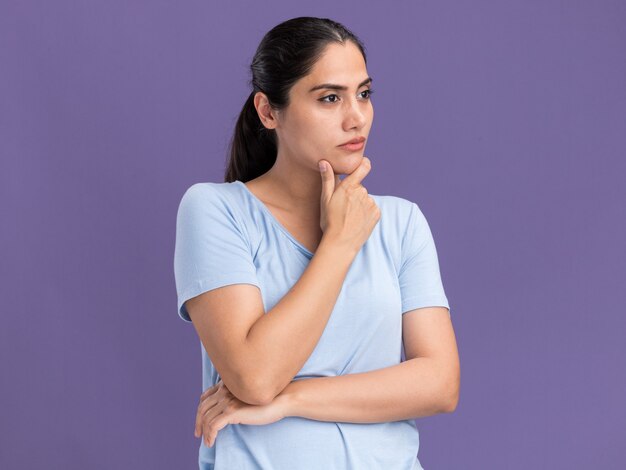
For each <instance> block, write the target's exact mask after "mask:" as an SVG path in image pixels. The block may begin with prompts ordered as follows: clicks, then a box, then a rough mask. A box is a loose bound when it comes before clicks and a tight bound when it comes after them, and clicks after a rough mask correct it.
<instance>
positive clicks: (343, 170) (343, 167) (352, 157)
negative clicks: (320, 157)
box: [332, 152, 363, 175]
mask: <svg viewBox="0 0 626 470" xmlns="http://www.w3.org/2000/svg"><path fill="white" fill-rule="evenodd" d="M361 160H363V152H354V153H352V154H348V155H343V156H342V157H339V158H337V159H336V160H334V161H333V162H332V167H333V171H334V172H335V174H338V175H348V174H350V173H352V172H354V170H356V169H357V168H358V166H359V165H360V164H361Z"/></svg>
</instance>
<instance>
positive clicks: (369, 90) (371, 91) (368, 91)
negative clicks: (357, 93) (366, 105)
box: [361, 88, 374, 100]
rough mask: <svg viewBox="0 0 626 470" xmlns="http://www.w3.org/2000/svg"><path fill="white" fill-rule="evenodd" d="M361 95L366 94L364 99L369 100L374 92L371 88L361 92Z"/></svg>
mask: <svg viewBox="0 0 626 470" xmlns="http://www.w3.org/2000/svg"><path fill="white" fill-rule="evenodd" d="M363 93H367V96H366V97H365V98H366V99H368V100H369V99H370V98H371V97H372V94H374V90H372V89H371V88H368V89H367V90H363V91H362V92H361V94H363Z"/></svg>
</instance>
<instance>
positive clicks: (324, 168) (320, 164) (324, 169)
mask: <svg viewBox="0 0 626 470" xmlns="http://www.w3.org/2000/svg"><path fill="white" fill-rule="evenodd" d="M319 166H320V171H322V172H324V171H326V165H324V162H320V163H319Z"/></svg>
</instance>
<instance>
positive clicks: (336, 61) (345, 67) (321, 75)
mask: <svg viewBox="0 0 626 470" xmlns="http://www.w3.org/2000/svg"><path fill="white" fill-rule="evenodd" d="M365 78H367V67H366V65H365V61H364V60H363V55H362V54H361V51H360V50H359V48H358V47H357V46H356V45H355V44H354V43H353V42H352V41H348V42H346V43H345V44H338V43H331V44H329V45H328V46H326V48H325V49H324V52H323V54H322V55H321V57H320V58H319V59H318V61H317V62H316V63H315V65H314V66H313V68H312V69H311V72H310V73H309V74H308V75H306V76H305V77H302V79H301V80H299V82H298V88H300V90H301V91H304V92H307V91H308V90H309V88H311V87H313V86H315V85H319V84H320V83H325V82H332V83H335V84H337V85H345V86H347V87H349V88H353V87H356V86H357V85H358V84H359V83H360V82H361V81H363V80H364V79H365Z"/></svg>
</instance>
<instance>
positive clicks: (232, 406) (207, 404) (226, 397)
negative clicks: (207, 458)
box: [194, 380, 285, 447]
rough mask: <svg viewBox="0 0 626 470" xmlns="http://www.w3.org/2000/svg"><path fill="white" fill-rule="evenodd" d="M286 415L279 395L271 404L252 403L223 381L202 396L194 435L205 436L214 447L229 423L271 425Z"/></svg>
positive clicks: (207, 442) (207, 443) (206, 440)
mask: <svg viewBox="0 0 626 470" xmlns="http://www.w3.org/2000/svg"><path fill="white" fill-rule="evenodd" d="M279 396H280V395H279ZM284 417H285V408H284V406H283V400H281V399H279V397H276V398H275V399H274V400H273V401H272V403H270V404H268V405H250V404H248V403H244V402H242V401H241V400H239V399H238V398H237V397H235V396H234V395H233V394H232V393H231V392H230V390H228V388H226V385H224V382H222V380H220V381H219V382H217V384H215V385H214V386H213V387H210V388H207V389H206V390H205V391H204V392H203V393H202V395H200V404H199V405H198V412H197V414H196V428H195V432H194V435H195V436H196V437H200V436H204V441H205V444H206V445H207V446H208V447H212V446H213V444H214V443H215V439H216V438H217V433H218V432H219V431H220V430H221V429H223V428H224V427H225V426H226V425H228V424H257V425H258V424H270V423H274V422H276V421H280V420H281V419H283V418H284Z"/></svg>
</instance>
